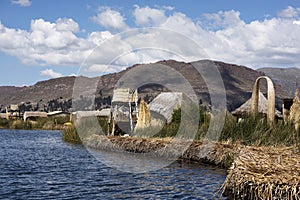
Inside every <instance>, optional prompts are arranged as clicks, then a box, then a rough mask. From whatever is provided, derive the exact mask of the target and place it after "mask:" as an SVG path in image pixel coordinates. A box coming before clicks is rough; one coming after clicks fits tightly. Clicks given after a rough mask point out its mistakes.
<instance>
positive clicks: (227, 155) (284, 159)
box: [83, 134, 300, 200]
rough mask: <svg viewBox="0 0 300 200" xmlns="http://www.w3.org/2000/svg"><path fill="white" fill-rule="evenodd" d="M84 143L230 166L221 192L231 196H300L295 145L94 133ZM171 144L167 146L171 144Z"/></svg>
mask: <svg viewBox="0 0 300 200" xmlns="http://www.w3.org/2000/svg"><path fill="white" fill-rule="evenodd" d="M83 143H84V144H85V145H86V146H87V147H89V148H93V149H102V150H113V151H120V150H121V151H127V152H134V153H149V152H155V154H154V155H156V156H160V157H169V158H170V157H174V156H178V155H179V158H181V159H187V160H193V161H199V162H202V163H209V164H213V165H217V166H221V167H226V168H228V176H227V178H226V181H225V182H224V184H223V186H222V188H221V189H220V190H222V194H223V195H225V196H228V197H229V199H249V200H252V199H257V200H258V199H267V200H268V199H269V200H274V199H287V200H292V199H293V200H294V199H300V152H299V148H298V147H296V146H291V147H281V148H280V147H270V146H268V147H261V146H245V145H242V144H239V143H232V142H212V141H206V140H202V141H200V140H198V141H191V142H190V143H189V147H188V148H187V149H186V151H184V152H183V153H181V154H178V153H179V151H181V150H182V148H183V147H184V146H186V145H187V144H188V143H187V141H186V140H179V139H174V138H138V137H121V136H101V135H96V134H95V135H91V136H90V137H88V138H86V139H84V141H83ZM171 143H172V144H173V145H171V147H174V146H176V148H168V145H169V144H171Z"/></svg>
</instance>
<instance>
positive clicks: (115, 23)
mask: <svg viewBox="0 0 300 200" xmlns="http://www.w3.org/2000/svg"><path fill="white" fill-rule="evenodd" d="M92 19H93V20H94V21H95V22H96V23H98V24H100V25H101V26H103V27H105V28H107V29H113V30H121V31H122V30H126V29H128V26H127V24H126V23H125V18H124V17H123V16H122V15H121V13H120V12H118V11H116V10H112V9H111V8H109V7H100V8H99V13H98V14H97V16H94V17H93V18H92Z"/></svg>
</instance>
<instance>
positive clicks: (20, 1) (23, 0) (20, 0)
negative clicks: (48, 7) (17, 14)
mask: <svg viewBox="0 0 300 200" xmlns="http://www.w3.org/2000/svg"><path fill="white" fill-rule="evenodd" d="M11 2H12V3H13V4H17V5H20V6H23V7H26V6H30V5H31V1H30V0H11Z"/></svg>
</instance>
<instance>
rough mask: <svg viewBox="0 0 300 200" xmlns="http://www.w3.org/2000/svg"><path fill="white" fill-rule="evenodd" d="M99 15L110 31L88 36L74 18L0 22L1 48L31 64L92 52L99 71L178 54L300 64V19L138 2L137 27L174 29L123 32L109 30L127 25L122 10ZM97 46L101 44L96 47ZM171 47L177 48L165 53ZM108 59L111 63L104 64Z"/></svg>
mask: <svg viewBox="0 0 300 200" xmlns="http://www.w3.org/2000/svg"><path fill="white" fill-rule="evenodd" d="M294 9H296V10H298V8H294ZM101 14H104V15H103V16H106V15H107V16H108V18H107V19H106V18H105V17H104V18H100V19H101V20H102V21H101V24H102V25H103V26H104V27H107V29H108V30H105V31H101V32H91V33H87V37H79V36H78V35H77V33H78V32H80V31H81V30H80V27H79V25H78V24H77V23H76V22H75V21H74V20H72V19H66V18H62V19H57V20H56V21H55V22H48V21H45V20H43V19H36V20H32V22H31V29H30V30H29V31H27V30H21V29H13V28H7V27H6V26H5V25H3V24H1V22H0V51H2V52H4V53H6V54H8V55H11V56H15V57H17V58H18V59H20V60H21V61H22V62H23V63H25V64H28V65H48V66H49V65H51V66H80V65H81V63H82V62H83V61H84V59H85V58H86V57H87V56H89V59H88V63H86V66H87V67H90V66H93V65H95V66H93V67H91V68H89V69H90V71H94V72H99V73H107V72H114V71H117V70H120V69H122V68H123V67H124V66H130V65H132V64H135V63H145V62H155V61H157V60H161V59H177V60H183V59H182V57H180V56H183V57H185V58H187V59H188V60H189V61H194V60H198V59H207V58H208V59H215V60H221V61H224V62H230V63H237V64H243V65H247V66H250V67H251V66H253V67H256V66H257V67H260V66H275V67H284V66H297V65H300V57H299V54H300V26H299V24H300V22H299V20H298V18H289V17H283V15H282V17H273V18H270V17H268V18H267V19H265V20H263V21H252V22H249V23H246V22H245V21H243V20H242V19H241V18H240V13H239V12H238V11H234V10H230V11H220V12H217V13H210V14H205V15H204V16H203V18H201V21H200V22H199V21H196V20H193V19H191V18H190V17H188V16H187V15H186V14H184V13H181V12H177V11H174V10H168V11H167V10H166V8H161V9H159V8H150V7H138V6H136V7H135V8H134V11H133V16H134V20H135V22H136V24H137V25H138V26H141V27H142V28H143V27H148V26H156V27H160V28H162V29H164V30H171V31H169V32H168V31H161V30H160V29H153V30H149V31H143V30H133V32H131V35H130V34H129V35H126V34H121V35H119V34H113V33H112V32H111V31H110V30H112V29H114V30H121V29H122V30H123V29H125V27H126V29H127V28H128V27H129V26H128V25H127V24H125V18H124V17H123V15H122V14H121V13H120V12H117V11H114V10H112V9H110V8H102V10H101V9H100V11H99V14H98V15H97V16H96V19H98V16H101ZM285 16H287V15H285ZM292 16H295V15H292ZM109 19H111V20H109ZM99 23H100V22H99ZM207 26H210V27H207ZM134 31H136V32H134ZM172 31H175V32H177V33H180V34H182V35H183V36H185V37H186V39H187V40H189V39H192V40H193V41H195V43H197V44H198V45H199V47H200V48H199V49H193V48H191V47H189V46H187V45H186V44H185V39H182V38H178V34H174V32H172ZM131 36H132V37H131ZM97 45H101V48H96V49H95V47H97ZM140 47H143V48H144V49H140ZM147 48H148V49H147ZM151 48H152V49H151ZM149 49H150V50H149ZM168 49H172V50H174V52H173V53H172V52H167V50H168ZM204 52H206V57H205V53H204ZM176 54H177V55H176ZM110 63H111V64H112V65H111V66H112V67H110V68H107V67H103V66H107V64H110ZM97 66H98V67H97ZM99 66H100V67H99Z"/></svg>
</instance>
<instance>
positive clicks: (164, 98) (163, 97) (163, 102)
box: [149, 92, 182, 123]
mask: <svg viewBox="0 0 300 200" xmlns="http://www.w3.org/2000/svg"><path fill="white" fill-rule="evenodd" d="M181 101H182V93H180V92H163V93H160V94H159V95H158V96H157V97H156V98H155V99H154V100H153V101H152V102H151V103H150V104H149V106H150V111H154V112H156V113H158V114H160V115H162V116H164V118H165V119H166V120H167V123H170V122H171V121H172V114H173V110H174V109H177V108H179V107H181Z"/></svg>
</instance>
